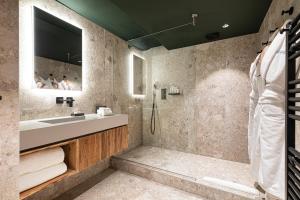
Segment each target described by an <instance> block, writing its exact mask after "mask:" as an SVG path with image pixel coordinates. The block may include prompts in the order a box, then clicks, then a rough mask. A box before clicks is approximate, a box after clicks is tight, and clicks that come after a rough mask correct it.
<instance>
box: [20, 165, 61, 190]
mask: <svg viewBox="0 0 300 200" xmlns="http://www.w3.org/2000/svg"><path fill="white" fill-rule="evenodd" d="M66 171H67V165H66V164H65V163H63V162H62V163H60V164H58V165H54V166H51V167H48V168H45V169H42V170H39V171H37V172H34V173H28V174H25V175H22V176H20V177H19V182H18V184H19V192H23V191H25V190H28V189H30V188H32V187H35V186H37V185H40V184H41V183H44V182H46V181H48V180H50V179H53V178H55V177H57V176H59V175H61V174H63V173H65V172H66Z"/></svg>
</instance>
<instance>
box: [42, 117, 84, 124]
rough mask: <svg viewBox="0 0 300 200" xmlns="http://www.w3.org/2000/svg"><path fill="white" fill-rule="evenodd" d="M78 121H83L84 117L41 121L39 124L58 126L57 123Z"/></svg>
mask: <svg viewBox="0 0 300 200" xmlns="http://www.w3.org/2000/svg"><path fill="white" fill-rule="evenodd" d="M79 120H85V116H78V117H64V118H57V119H49V120H42V121H39V122H43V123H48V124H59V123H64V122H72V121H79Z"/></svg>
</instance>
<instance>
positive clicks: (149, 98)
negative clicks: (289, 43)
mask: <svg viewBox="0 0 300 200" xmlns="http://www.w3.org/2000/svg"><path fill="white" fill-rule="evenodd" d="M291 5H292V6H294V9H295V13H298V11H299V9H300V4H299V1H274V2H273V3H272V5H271V7H270V9H269V11H268V13H267V15H266V17H265V19H264V21H263V22H262V25H261V28H260V30H259V32H258V33H254V34H249V35H245V36H241V37H233V38H229V39H224V40H219V41H212V42H209V43H204V44H199V45H195V46H189V47H185V48H180V49H174V50H167V49H165V48H164V47H156V48H152V49H150V50H147V51H144V52H142V55H141V56H142V57H143V58H144V60H145V61H146V68H144V70H145V73H146V84H145V93H144V97H143V98H142V99H140V100H136V101H139V102H140V103H141V104H142V106H141V107H142V111H141V112H142V119H141V127H142V145H141V146H138V147H136V148H135V149H132V150H130V151H128V152H125V153H124V154H121V155H119V156H116V157H114V158H113V159H112V161H111V162H112V166H113V167H114V168H116V169H120V170H124V171H127V172H129V173H131V174H135V175H138V176H141V177H145V178H147V179H150V180H154V181H156V182H159V183H163V184H166V185H169V186H172V187H175V188H178V189H180V190H184V191H187V192H191V193H194V194H199V195H200V196H202V197H204V198H207V199H222V200H244V199H245V200H249V199H261V197H262V196H260V194H259V192H258V190H256V189H255V188H254V182H255V181H254V179H253V178H252V177H251V175H250V165H249V156H248V115H249V93H250V90H251V85H250V81H249V78H248V77H249V69H250V65H251V63H252V62H253V61H254V59H255V57H256V56H257V53H258V52H259V51H260V50H261V49H262V48H263V45H264V43H265V42H266V41H268V40H269V37H270V35H271V33H273V32H274V31H273V32H272V30H274V29H275V30H276V28H278V27H281V26H282V24H283V23H284V22H285V21H286V20H287V19H288V18H293V17H294V16H289V15H285V14H283V15H281V12H282V8H286V9H288V8H290V6H291ZM268 199H273V198H268Z"/></svg>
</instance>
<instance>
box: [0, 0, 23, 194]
mask: <svg viewBox="0 0 300 200" xmlns="http://www.w3.org/2000/svg"><path fill="white" fill-rule="evenodd" d="M18 4H19V1H18V0H2V1H1V3H0V27H1V28H0V96H2V100H0V174H1V176H0V199H5V200H15V199H18V197H19V196H18V192H17V176H16V175H17V169H16V167H17V165H18V162H19V156H18V154H19V152H18V151H19V132H18V130H19V128H18V122H19V94H18V90H19V83H18V80H19V75H18V74H19V67H18V64H19V62H18V60H19V58H18V43H19V42H18V41H19V40H18V37H19V36H18Z"/></svg>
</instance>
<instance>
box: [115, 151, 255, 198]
mask: <svg viewBox="0 0 300 200" xmlns="http://www.w3.org/2000/svg"><path fill="white" fill-rule="evenodd" d="M118 157H120V158H122V159H126V160H129V161H133V162H137V163H140V164H144V165H149V166H151V167H155V168H159V169H162V170H166V171H170V172H173V173H177V174H180V175H184V176H189V177H192V178H195V179H197V180H201V181H207V182H209V183H212V184H217V185H220V186H224V187H229V188H234V189H240V190H243V191H248V192H251V193H257V191H256V190H255V189H254V188H253V183H254V180H253V179H252V178H251V176H250V173H249V172H250V166H249V164H245V163H239V162H233V161H227V160H221V159H216V158H212V157H206V156H201V155H196V154H191V153H184V152H180V151H174V150H167V149H163V148H158V147H151V146H140V147H138V148H136V149H133V150H132V151H130V152H127V153H125V154H122V155H119V156H118Z"/></svg>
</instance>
